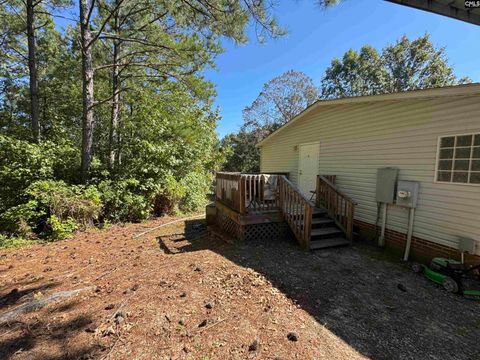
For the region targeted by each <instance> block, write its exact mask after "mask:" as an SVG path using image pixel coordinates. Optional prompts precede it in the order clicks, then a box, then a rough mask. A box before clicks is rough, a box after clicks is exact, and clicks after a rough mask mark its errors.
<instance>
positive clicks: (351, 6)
mask: <svg viewBox="0 0 480 360" xmlns="http://www.w3.org/2000/svg"><path fill="white" fill-rule="evenodd" d="M275 14H276V15H277V19H278V22H279V23H280V24H281V25H283V27H285V28H286V29H287V30H288V35H287V36H285V37H283V38H280V39H276V40H272V39H270V40H268V41H267V43H265V44H259V43H258V42H257V41H256V40H255V39H251V41H250V42H249V43H248V44H246V45H242V46H236V45H234V44H233V43H231V42H229V41H225V42H224V47H225V53H224V54H222V55H220V56H219V57H218V58H217V68H218V69H217V70H209V71H207V72H206V77H207V78H208V79H210V80H211V81H213V82H214V83H215V84H216V89H217V99H216V105H218V106H219V107H220V109H221V115H222V120H221V122H220V123H219V126H218V128H217V132H218V134H219V135H220V136H224V135H225V134H227V133H229V132H233V131H236V130H238V128H239V127H240V126H241V124H242V109H243V108H244V107H245V106H247V105H249V104H251V102H252V101H253V100H254V99H255V98H256V96H257V95H258V93H259V92H260V90H261V88H262V86H263V84H264V83H265V82H267V81H268V80H270V79H271V78H273V77H275V76H277V75H280V74H282V73H283V72H285V71H287V70H289V69H295V70H300V71H303V72H305V73H306V74H307V75H309V76H310V77H312V78H313V80H314V82H315V83H316V84H319V82H320V78H321V76H322V74H323V73H324V71H325V69H326V68H327V67H328V65H329V64H330V61H331V60H332V59H333V58H334V57H341V56H342V55H343V54H344V53H345V51H347V50H348V49H349V48H353V49H359V48H360V47H361V46H362V45H364V44H370V45H372V46H374V47H376V48H378V49H381V48H383V47H384V46H386V45H387V44H390V43H393V42H395V40H397V39H398V38H400V37H401V36H402V35H407V36H408V37H409V38H410V39H413V38H416V37H418V36H421V35H423V34H424V33H426V32H428V33H429V34H430V35H431V40H432V42H433V43H434V44H435V45H436V46H444V47H446V53H447V56H448V59H449V61H450V64H452V65H453V67H454V69H455V72H456V74H457V75H458V76H459V77H463V76H469V77H470V78H471V79H472V80H473V81H475V82H477V81H480V66H479V64H478V58H479V56H480V41H479V39H480V26H475V25H471V24H467V23H464V22H460V21H457V20H453V19H449V18H446V17H442V16H439V15H435V14H431V13H427V12H423V11H420V10H415V9H411V8H408V7H405V6H400V5H396V4H392V3H389V2H386V1H381V0H347V1H345V2H344V3H343V4H341V5H340V6H338V7H335V8H333V9H329V10H326V11H324V10H322V9H320V8H319V7H318V5H316V4H315V1H314V0H298V1H288V0H284V1H280V4H279V5H278V7H277V8H276V9H275Z"/></svg>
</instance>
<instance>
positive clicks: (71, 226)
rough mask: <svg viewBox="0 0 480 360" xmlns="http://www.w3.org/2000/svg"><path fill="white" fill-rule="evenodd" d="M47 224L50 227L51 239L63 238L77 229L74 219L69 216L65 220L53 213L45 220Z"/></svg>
mask: <svg viewBox="0 0 480 360" xmlns="http://www.w3.org/2000/svg"><path fill="white" fill-rule="evenodd" d="M47 226H48V227H49V228H50V236H49V238H50V239H51V240H63V239H65V238H67V237H68V236H69V235H70V234H72V233H73V232H74V231H75V230H77V228H78V226H77V224H76V223H75V221H74V220H73V219H72V218H71V217H69V218H68V219H67V220H63V221H62V220H60V219H59V218H57V217H56V216H55V215H51V216H50V218H49V219H48V220H47Z"/></svg>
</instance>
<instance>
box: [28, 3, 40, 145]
mask: <svg viewBox="0 0 480 360" xmlns="http://www.w3.org/2000/svg"><path fill="white" fill-rule="evenodd" d="M34 6H35V5H34V3H33V0H27V1H26V7H27V39H28V70H29V86H30V119H31V122H32V133H33V141H35V142H36V143H38V142H40V111H39V106H38V77H37V60H36V54H35V52H36V51H35V29H34V28H35V23H34V21H35V15H34Z"/></svg>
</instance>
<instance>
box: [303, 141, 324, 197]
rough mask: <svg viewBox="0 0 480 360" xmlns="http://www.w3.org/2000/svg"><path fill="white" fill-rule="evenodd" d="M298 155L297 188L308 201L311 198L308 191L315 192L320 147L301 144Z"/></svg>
mask: <svg viewBox="0 0 480 360" xmlns="http://www.w3.org/2000/svg"><path fill="white" fill-rule="evenodd" d="M299 153H300V154H299V156H300V158H299V164H298V187H299V188H300V191H301V192H302V193H303V194H304V195H305V196H307V198H308V199H310V197H311V196H312V194H311V193H310V191H312V190H315V187H316V183H317V175H318V162H319V157H320V145H319V143H314V144H302V145H300V147H299Z"/></svg>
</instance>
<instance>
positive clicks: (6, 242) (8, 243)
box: [0, 234, 37, 249]
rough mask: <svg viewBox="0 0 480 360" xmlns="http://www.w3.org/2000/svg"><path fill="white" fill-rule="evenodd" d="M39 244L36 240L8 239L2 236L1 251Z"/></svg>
mask: <svg viewBox="0 0 480 360" xmlns="http://www.w3.org/2000/svg"><path fill="white" fill-rule="evenodd" d="M35 243H37V241H35V240H28V239H24V238H21V237H8V236H6V235H1V234H0V249H11V248H19V247H23V246H29V245H33V244H35Z"/></svg>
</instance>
